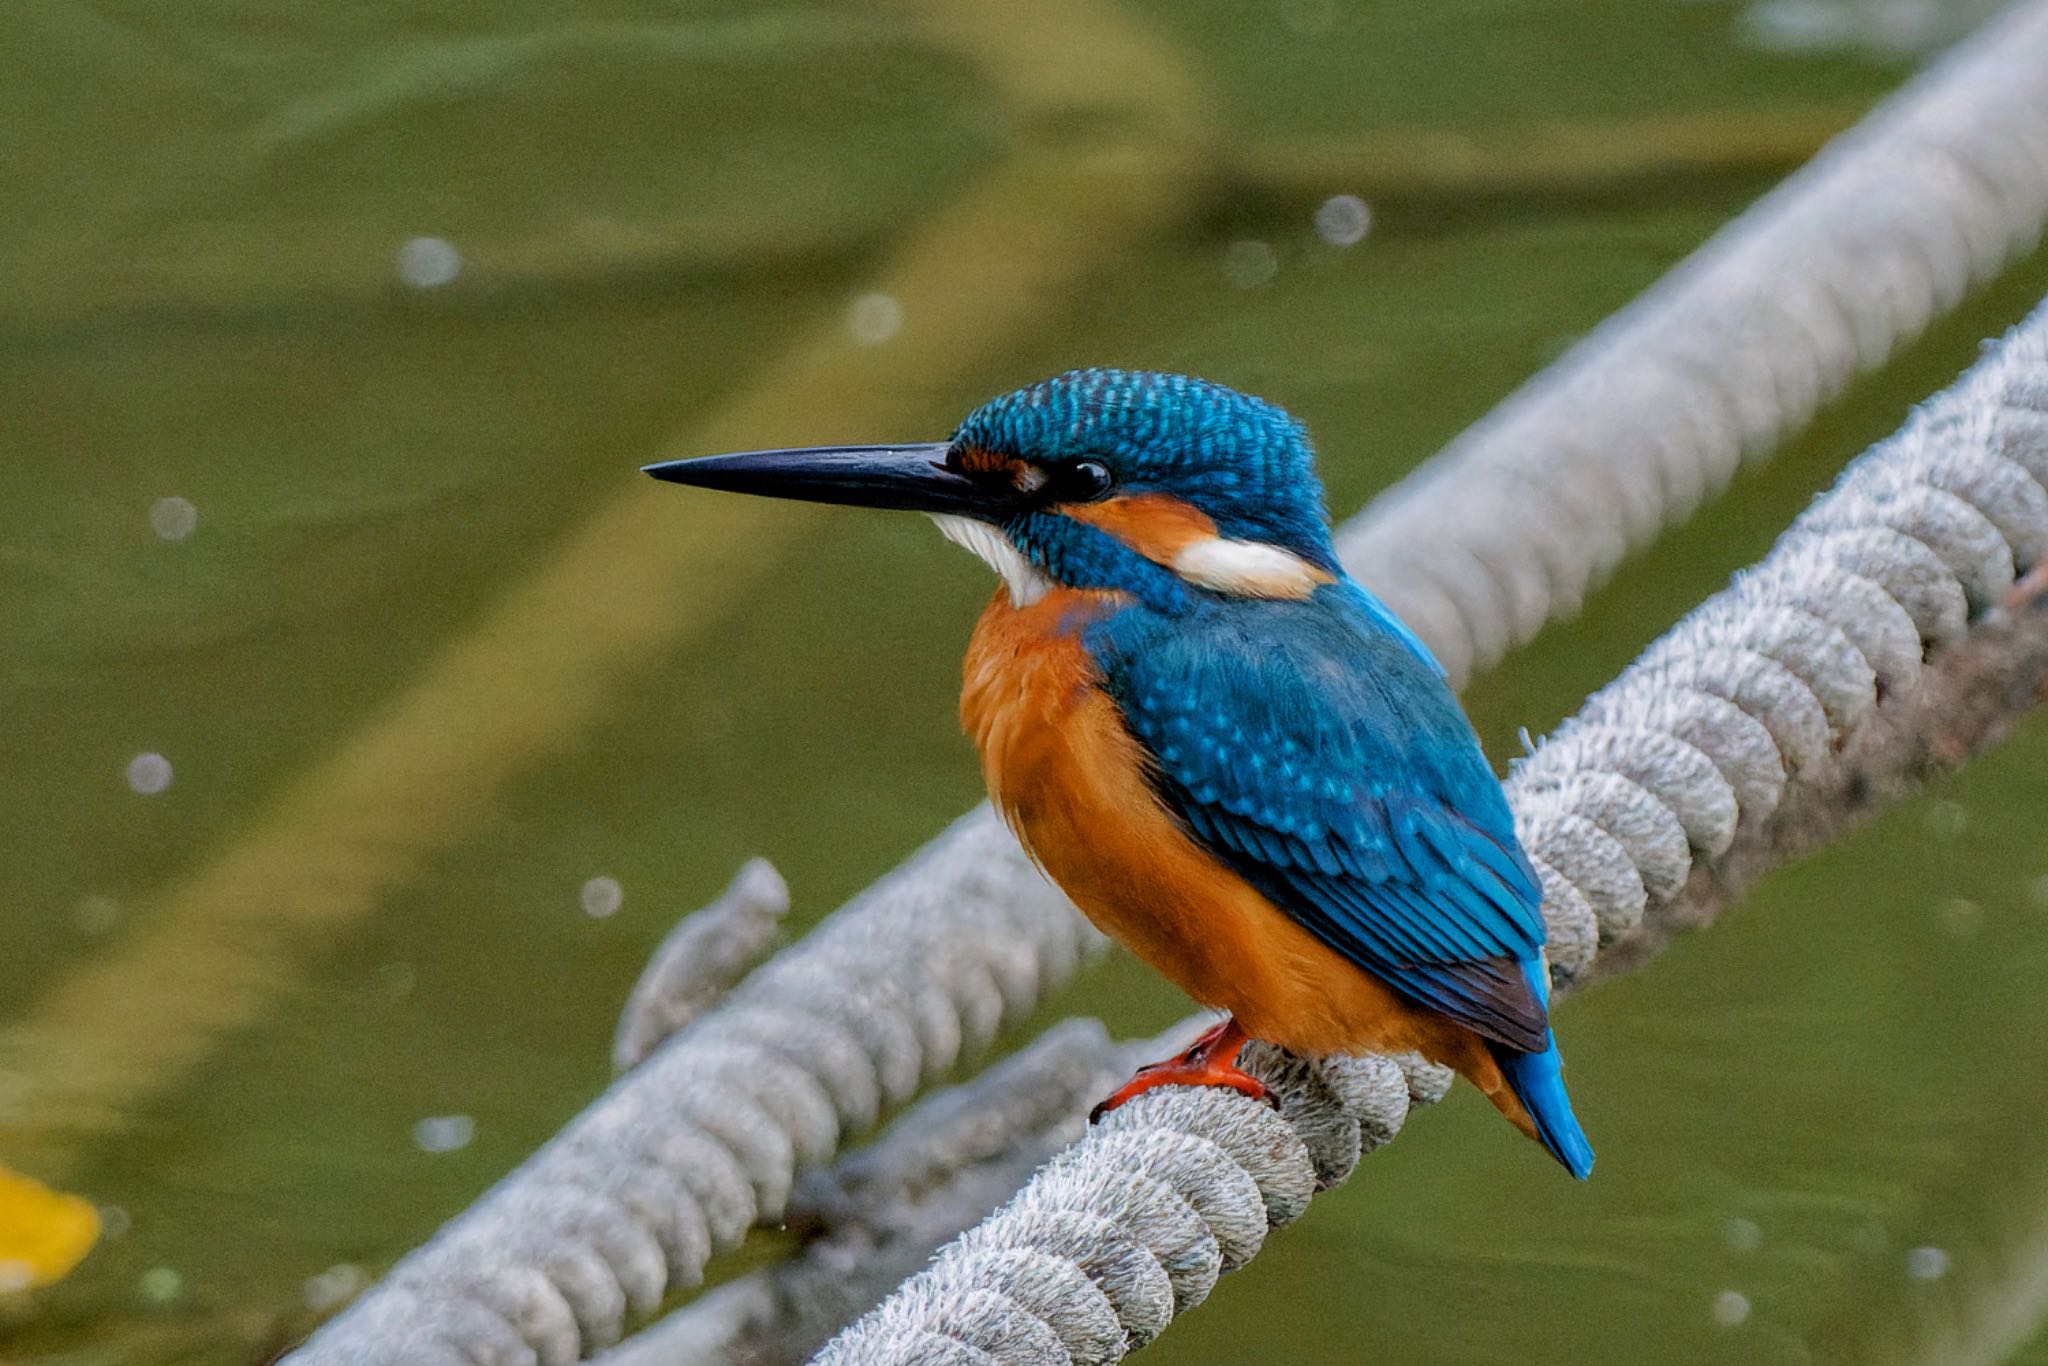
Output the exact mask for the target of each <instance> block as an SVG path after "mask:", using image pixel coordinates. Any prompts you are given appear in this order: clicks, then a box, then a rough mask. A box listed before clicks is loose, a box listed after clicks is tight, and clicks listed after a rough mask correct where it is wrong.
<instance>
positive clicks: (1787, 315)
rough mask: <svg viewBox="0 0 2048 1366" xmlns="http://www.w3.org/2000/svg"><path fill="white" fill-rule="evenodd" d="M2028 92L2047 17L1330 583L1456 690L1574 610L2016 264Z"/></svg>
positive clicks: (1688, 288)
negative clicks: (1346, 578) (1404, 631)
mask: <svg viewBox="0 0 2048 1366" xmlns="http://www.w3.org/2000/svg"><path fill="white" fill-rule="evenodd" d="M2044 71H2048V5H2041V4H2023V5H2018V6H2015V7H2014V8H2012V9H2011V10H2010V11H2009V12H2007V13H2006V14H2005V15H2003V16H2002V17H2000V18H1998V19H1996V20H1993V21H1992V22H1991V23H1989V24H1987V25H1986V26H1985V28H1984V29H1983V30H1982V31H1981V32H1980V33H1978V34H1977V35H1976V36H1975V37H1973V38H1971V39H1969V40H1968V41H1966V42H1964V43H1962V44H1960V45H1959V46H1958V47H1957V48H1956V49H1955V50H1954V51H1952V52H1951V53H1950V54H1949V55H1948V56H1947V57H1945V58H1944V59H1943V60H1941V61H1940V62H1938V63H1936V64H1935V65H1934V67H1932V68H1931V69H1930V70H1929V71H1927V72H1926V73H1925V74H1924V75H1922V76H1921V77H1920V78H1919V79H1917V80H1915V81H1914V82H1913V83H1912V84H1911V85H1910V86H1908V87H1907V88H1906V89H1905V90H1904V91H1902V92H1900V94H1899V95H1897V96H1895V97H1894V98H1892V99H1891V100H1889V101H1887V102H1886V103H1885V105H1884V106H1882V107H1881V108H1880V109H1879V110H1878V111H1877V112H1876V113H1874V114H1873V115H1871V117H1869V118H1867V119H1865V120H1864V121H1863V122H1861V123H1859V124H1858V125H1857V126H1856V127H1855V128H1854V129H1852V130H1851V131H1850V132H1849V133H1847V134H1845V135H1843V136H1842V137H1840V138H1838V139H1836V140H1835V141H1834V142H1833V143H1831V144H1830V145H1829V146H1828V147H1827V149H1826V150H1824V151H1823V152H1822V153H1821V154H1820V155H1819V156H1817V157H1815V158H1814V160H1813V161H1812V162H1811V163H1810V164H1808V165H1807V166H1806V167H1804V168H1803V169H1801V170H1800V171H1799V172H1797V173H1796V174H1794V175H1792V176H1790V177H1788V178H1787V179H1786V181H1785V182H1784V183H1783V184H1782V185H1780V186H1779V187H1778V188H1777V189H1776V190H1774V191H1772V192H1771V193H1770V194H1768V195H1766V196H1765V197H1764V198H1763V199H1761V200H1759V201H1758V202H1757V203H1756V205H1755V206H1754V207H1752V208H1751V209H1750V210H1749V211H1748V212H1746V213H1744V214H1743V215H1742V216H1741V217H1739V218H1737V219H1736V220H1735V221H1734V222H1733V223H1731V224H1729V225H1728V226H1727V227H1726V228H1724V229H1722V231H1721V232H1719V233H1718V234H1716V235H1715V237H1714V238H1713V239H1712V240H1711V241H1709V242H1708V243H1707V244H1706V245H1705V246H1703V247H1702V248H1700V250H1699V251H1697V252H1695V253H1693V255H1692V256H1691V257H1689V258H1688V259H1687V260H1686V261H1685V263H1684V264H1683V265H1681V266H1680V267H1679V268H1678V269H1676V270H1674V271H1672V272H1671V273H1670V274H1669V275H1667V276H1665V277H1664V278H1663V279H1662V280H1661V281H1659V282H1658V283H1657V285H1656V286H1655V287H1654V288H1652V289H1650V290H1649V291H1647V292H1646V293H1644V294H1643V295H1642V297H1640V298H1639V299H1637V300H1636V301H1635V302H1634V303H1632V304H1630V305H1629V306H1628V307H1627V308H1624V309H1622V310H1621V311H1620V312H1619V313H1617V314H1615V315H1614V316H1613V317H1611V318H1609V319H1608V320H1607V321H1606V322H1605V323H1603V324H1602V325H1601V326H1600V327H1598V328H1596V329H1595V330H1594V331H1593V332H1592V333H1591V334H1590V335H1588V336H1587V337H1586V338H1585V340H1583V341H1582V342H1580V343H1579V344H1578V345H1576V346H1574V347H1573V348H1572V349H1571V350H1570V351H1569V352H1568V353H1566V355H1565V356H1564V357H1563V358H1562V359H1561V360H1559V361H1558V362H1557V363H1556V364H1555V365H1552V366H1551V367H1550V368H1549V369H1547V370H1545V371H1544V372H1543V373H1542V374H1540V375H1538V376H1537V377H1536V378H1534V379H1532V380H1531V381H1529V383H1527V384H1525V385H1524V386H1523V387H1522V388H1521V389H1520V390H1518V391H1517V392H1516V393H1514V394H1513V395H1511V396H1509V398H1508V399H1507V400H1506V401H1505V402H1503V403H1502V404H1501V405H1500V406H1499V407H1497V408H1495V409H1494V410H1493V412H1491V413H1490V414H1488V415H1487V417H1486V418H1485V419H1483V420H1482V421H1480V422H1479V423H1477V424H1476V425H1474V426H1473V427H1471V428H1470V429H1469V430H1467V431H1466V432H1465V433H1464V434H1463V435H1462V436H1460V437H1459V438H1458V439H1457V440H1456V441H1454V442H1453V443H1452V444H1451V445H1450V446H1448V447H1446V448H1445V449H1444V451H1443V452H1442V453H1440V454H1439V455H1438V456H1437V457H1436V458H1435V459H1433V460H1431V461H1430V462H1429V463H1428V464H1426V465H1424V466H1423V467H1422V468H1421V469H1420V470H1418V471H1416V473H1415V474H1414V475H1412V476H1410V477H1409V478H1408V479H1407V480H1405V481H1403V483H1402V484H1401V485H1400V486H1399V487H1397V488H1396V489H1395V490H1393V491H1392V492H1391V493H1390V494H1389V496H1387V497H1383V498H1381V499H1379V500H1378V501H1376V502H1375V503H1374V504H1373V506H1372V507H1371V508H1370V509H1369V510H1368V511H1367V512H1366V513H1365V514H1364V515H1363V516H1361V517H1359V518H1357V519H1355V520H1354V521H1353V522H1352V523H1351V524H1350V526H1348V527H1347V528H1345V531H1344V534H1343V535H1342V536H1341V537H1340V539H1339V542H1338V549H1339V552H1340V553H1341V554H1342V556H1343V558H1344V561H1345V563H1346V564H1347V565H1348V566H1350V568H1351V570H1352V572H1353V573H1354V574H1356V575H1357V577H1358V578H1359V579H1360V580H1361V581H1362V582H1364V583H1365V584H1366V585H1367V586H1368V587H1370V588H1372V589H1373V590H1374V591H1375V592H1377V593H1379V594H1380V595H1381V596H1382V597H1384V598H1385V599H1386V600H1387V602H1388V603H1389V604H1390V605H1391V606H1392V607H1393V608H1394V609H1395V611H1397V612H1398V613H1400V615H1401V617H1402V619H1403V620H1405V621H1407V622H1408V624H1409V625H1410V626H1412V627H1414V628H1415V629H1416V631H1418V632H1419V633H1420V634H1421V635H1422V636H1423V638H1424V639H1426V640H1428V641H1429V642H1430V645H1431V647H1432V648H1433V649H1434V650H1435V651H1436V653H1437V656H1438V658H1440V659H1441V660H1442V661H1443V663H1444V665H1445V667H1446V668H1447V669H1448V670H1449V672H1450V675H1451V677H1452V678H1453V679H1454V680H1459V681H1462V680H1463V679H1465V678H1468V677H1470V676H1471V675H1472V674H1473V673H1475V672H1477V671H1479V670H1481V669H1484V668H1486V667H1488V666H1489V665H1492V664H1494V663H1496V662H1497V661H1499V660H1500V659H1501V657H1502V656H1503V655H1505V654H1506V653H1507V651H1508V650H1509V649H1511V648H1512V647H1513V646H1515V645H1517V644H1519V643H1520V642H1522V641H1525V640H1528V639H1529V638H1530V637H1532V636H1534V635H1535V634H1536V632H1537V631H1538V630H1539V629H1540V628H1541V627H1542V625H1543V624H1544V623H1545V622H1546V621H1550V620H1552V619H1554V618H1556V617H1559V616H1563V615H1568V614H1570V613H1572V612H1575V611H1576V610H1577V609H1578V605H1579V602H1580V600H1581V599H1582V598H1583V597H1584V595H1585V593H1586V591H1587V590H1588V589H1589V588H1591V587H1592V586H1593V585H1595V584H1596V583H1598V582H1599V581H1600V580H1602V579H1604V578H1605V577H1606V576H1607V575H1608V573H1610V572H1611V571H1612V570H1613V568H1614V567H1615V565H1616V564H1618V563H1619V562H1620V560H1621V559H1622V557H1623V556H1624V555H1625V554H1626V553H1627V552H1628V551H1629V550H1630V549H1632V548H1633V547H1635V546H1638V545H1640V544H1642V543H1643V542H1644V541H1646V540H1648V539H1649V538H1650V537H1652V536H1654V535H1655V534H1656V533H1657V532H1658V531H1659V530H1661V529H1662V528H1664V527H1666V526H1669V525H1671V524H1673V523H1675V522H1679V521H1683V520H1684V519H1685V518H1686V517H1687V516H1688V515H1689V514H1690V513H1691V511H1692V509H1693V508H1694V507H1695V506H1696V505H1697V504H1698V503H1699V501H1700V500H1701V499H1702V498H1704V497H1706V496H1707V495H1708V494H1710V493H1713V492H1715V491H1716V490H1718V489H1720V488H1721V487H1723V486H1724V485H1726V484H1727V482H1728V481H1729V479H1730V478H1732V477H1733V475H1734V474H1735V471H1736V469H1737V467H1738V466H1739V465H1740V464H1741V462H1742V459H1743V457H1744V455H1745V453H1747V454H1748V455H1751V456H1755V455H1758V454H1760V453H1762V452H1764V451H1767V450H1769V449H1771V448H1772V447H1773V446H1775V445H1777V444H1778V443H1779V442H1780V441H1781V440H1783V438H1784V437H1785V436H1786V435H1787V434H1788V433H1790V432H1792V431H1794V430H1796V429H1798V428H1799V427H1802V426H1804V425H1805V424H1806V422H1807V421H1808V419H1810V418H1811V417H1812V416H1813V413H1814V410H1815V409H1816V408H1818V407H1819V406H1820V404H1821V403H1822V402H1824V401H1825V400H1827V399H1828V398H1829V397H1831V396H1832V395H1834V394H1836V393H1837V392H1839V391H1840V390H1841V389H1842V387H1843V386H1844V385H1846V384H1847V383H1848V382H1849V380H1850V379H1851V378H1852V377H1853V376H1854V375H1855V374H1856V373H1857V371H1859V370H1863V369H1868V368H1871V367H1874V366H1876V365H1877V364H1879V363H1880V362H1882V361H1883V360H1884V359H1885V357H1886V356H1887V355H1889V354H1890V353H1891V351H1892V350H1893V349H1894V348H1895V347H1897V346H1898V345H1899V344H1901V343H1902V342H1904V341H1906V340H1909V339H1910V338H1912V337H1914V336H1917V335H1918V334H1919V333H1920V331H1921V330H1922V329H1923V328H1925V327H1926V326H1927V324H1928V323H1929V322H1930V321H1932V320H1933V319H1934V318H1936V317H1937V316H1939V315H1940V314H1942V313H1945V312H1947V311H1949V310H1950V309H1952V308H1954V307H1955V306H1956V304H1957V303H1958V302H1959V301H1960V300H1961V299H1962V297H1963V295H1964V294H1965V293H1966V292H1967V291H1968V289H1969V288H1970V287H1971V286H1972V285H1973V284H1977V283H1981V282H1983V281H1985V280H1987V279H1989V278H1990V277H1992V276H1993V275H1995V274H1996V273H1997V272H1998V271H1999V270H2000V269H2002V268H2003V267H2004V266H2005V265H2006V264H2008V263H2009V262H2011V261H2013V260H2014V259H2016V258H2017V257H2019V256H2020V255H2023V254H2024V253H2025V252H2027V251H2028V250H2030V249H2031V248H2032V247H2033V245H2034V243H2035V242H2036V241H2037V240H2038V239H2039V237H2040V233H2041V226H2042V222H2043V220H2044V218H2048V79H2044V78H2043V75H2042V73H2043V72H2044ZM1531 566H1535V567H1536V569H1535V571H1534V572H1532V570H1531Z"/></svg>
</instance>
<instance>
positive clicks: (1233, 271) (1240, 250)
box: [1223, 238, 1280, 289]
mask: <svg viewBox="0 0 2048 1366" xmlns="http://www.w3.org/2000/svg"><path fill="white" fill-rule="evenodd" d="M1279 273H1280V254H1279V253H1278V252H1276V251H1274V250H1273V244H1272V243H1270V242H1260V241H1256V240H1254V239H1250V238H1247V239H1245V240H1243V241H1238V242H1232V243H1231V244H1230V246H1229V248H1228V249H1227V250H1225V251H1224V253H1223V278H1224V279H1226V280H1228V281H1230V283H1231V284H1233V285H1236V286H1237V287H1238V288H1239V289H1257V288H1258V287H1259V286H1260V285H1263V284H1266V283H1267V282H1269V281H1270V280H1272V278H1273V277H1274V276H1275V275H1277V274H1279Z"/></svg>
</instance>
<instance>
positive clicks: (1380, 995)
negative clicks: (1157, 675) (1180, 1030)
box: [960, 589, 1498, 1086]
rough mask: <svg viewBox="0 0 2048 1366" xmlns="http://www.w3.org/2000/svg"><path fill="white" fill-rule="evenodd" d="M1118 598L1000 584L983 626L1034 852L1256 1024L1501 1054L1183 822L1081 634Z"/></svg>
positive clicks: (1458, 1058) (988, 671)
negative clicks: (1302, 919)
mask: <svg viewBox="0 0 2048 1366" xmlns="http://www.w3.org/2000/svg"><path fill="white" fill-rule="evenodd" d="M1116 605H1117V597H1116V595H1114V594H1106V593H1083V592H1078V591H1074V590H1070V589H1056V590H1054V591H1053V592H1051V593H1048V594H1047V595H1046V596H1045V597H1044V598H1043V599H1041V600H1040V601H1038V602H1036V603H1033V604H1032V605H1030V606H1028V607H1023V608H1017V607H1013V606H1012V605H1011V604H1010V600H1009V598H1008V596H1007V595H1006V594H1004V593H1001V592H998V593H997V594H996V596H995V598H994V599H993V600H992V601H991V602H990V603H989V606H988V609H987V610H986V611H984V612H983V613H982V617H981V622H980V624H979V625H978V626H977V627H976V628H975V632H974V640H973V643H972V645H971V646H970V647H969V650H968V654H967V667H966V678H965V686H964V689H963V691H962V694H961V701H960V713H961V719H962V721H963V722H964V724H965V725H966V728H967V731H968V733H969V734H970V735H972V736H973V737H974V741H975V744H976V745H977V746H978V747H979V748H980V750H981V761H982V771H983V774H984V776H985V777H986V778H987V780H988V787H989V792H990V794H991V795H992V796H993V797H994V798H995V802H996V805H997V807H998V808H999V809H1000V810H1001V811H1002V813H1003V816H1004V818H1005V819H1006V820H1008V821H1009V823H1010V826H1011V828H1012V829H1014V830H1015V831H1016V832H1017V836H1018V838H1019V839H1020V840H1022V841H1023V843H1024V845H1025V847H1026V848H1027V849H1029V850H1030V851H1031V854H1032V857H1034V858H1035V859H1037V860H1038V862H1039V864H1040V865H1041V866H1042V867H1043V868H1044V869H1045V871H1046V872H1047V874H1049V875H1050V876H1051V877H1052V879H1053V881H1055V882H1057V883H1058V884H1059V885H1060V887H1061V889H1062V890H1064V891H1065V892H1066V893H1067V895H1068V896H1070V897H1072V898H1073V900H1074V903H1075V904H1076V905H1077V906H1079V907H1080V908H1081V910H1082V911H1083V912H1084V913H1086V915H1087V916H1088V918H1089V919H1090V920H1092V921H1094V922H1095V924H1096V925H1097V926H1098V927H1100V928H1101V929H1102V930H1103V932H1104V933H1106V934H1108V935H1109V936H1110V937H1112V938H1114V939H1116V940H1118V941H1119V942H1120V943H1122V944H1124V945H1125V946H1126V947H1127V948H1129V949H1130V950H1131V951H1132V952H1133V953H1135V954H1137V955H1138V956H1139V957H1140V958H1142V959H1144V960H1145V961H1146V962H1147V963H1149V964H1150V965H1151V966H1152V967H1154V968H1155V969H1157V970H1158V971H1159V972H1161V973H1163V974H1164V975H1165V976H1166V977H1168V978H1170V979H1171V980H1172V981H1173V982H1175V983H1176V984H1177V985H1178V986H1179V987H1180V988H1181V989H1182V990H1183V991H1185V992H1187V993H1188V994H1189V995H1190V996H1193V997H1194V998H1195V999H1196V1000H1198V1001H1200V1002H1202V1003H1203V1004H1204V1005H1208V1006H1214V1007H1218V1008H1221V1009H1224V1010H1228V1011H1230V1012H1231V1013H1232V1014H1233V1015H1235V1016H1236V1017H1237V1019H1238V1022H1239V1023H1240V1024H1242V1025H1243V1026H1244V1028H1245V1030H1246V1032H1248V1033H1249V1034H1251V1036H1252V1037H1253V1038H1257V1039H1264V1040H1267V1041H1269V1042H1272V1043H1277V1044H1282V1045H1285V1046H1286V1047H1289V1048H1293V1049H1295V1050H1297V1051H1300V1052H1304V1053H1312V1054H1324V1053H1333V1052H1358V1051H1363V1050H1367V1049H1381V1050H1400V1049H1409V1048H1417V1049H1421V1050H1422V1051H1423V1052H1424V1053H1426V1054H1428V1055H1429V1056H1432V1057H1435V1058H1438V1059H1440V1060H1441V1061H1444V1062H1448V1063H1450V1064H1451V1065H1452V1066H1455V1067H1458V1069H1459V1070H1460V1071H1468V1072H1469V1071H1472V1070H1475V1069H1485V1070H1490V1069H1491V1059H1490V1057H1488V1056H1487V1055H1486V1053H1485V1050H1484V1048H1483V1047H1480V1046H1479V1044H1478V1040H1477V1036H1475V1035H1472V1034H1470V1033H1469V1032H1468V1031H1466V1030H1464V1029H1462V1028H1459V1027H1457V1026H1455V1025H1452V1024H1450V1023H1448V1022H1446V1021H1443V1020H1441V1019H1440V1018H1439V1017H1436V1016H1434V1015H1431V1014H1428V1013H1425V1012H1422V1011H1419V1010H1416V1009H1414V1008H1412V1007H1410V1006H1408V1005H1407V1004H1405V1003H1404V1002H1402V1001H1401V1000H1400V999H1399V998H1397V997H1396V996H1395V995H1394V994H1393V993H1392V992H1391V991H1389V990H1388V989H1387V988H1386V987H1384V986H1383V985H1381V984H1380V982H1379V981H1378V980H1377V979H1375V978H1374V977H1372V976H1371V975H1370V974H1368V973H1366V972H1365V971H1363V970H1362V969H1360V968H1358V967H1356V966H1355V965H1353V964H1352V963H1351V962H1349V961H1348V960H1346V959H1345V958H1343V957H1342V956H1340V955H1338V954H1337V953H1335V952H1333V951H1332V950H1330V949H1328V948H1326V947H1325V946H1324V945H1323V944H1322V943H1321V941H1319V940H1317V939H1316V938H1315V937H1314V936H1313V935H1311V934H1309V933H1308V931H1306V930H1304V929H1302V928H1301V926H1299V925H1297V924H1296V923H1295V922H1294V921H1293V920H1292V919H1290V918H1289V917H1288V916H1287V915H1286V914H1285V913H1284V912H1282V911H1281V910H1279V909H1278V908H1277V907H1275V906H1274V905H1273V904H1272V903H1271V902H1269V901H1267V900H1266V899H1265V897H1264V896H1262V895H1260V894H1259V893H1258V892H1257V891H1256V890H1254V889H1253V888H1252V887H1251V885H1250V884H1248V883H1246V882H1245V881H1244V880H1243V879H1242V878H1240V877H1238V876H1237V875H1236V874H1235V873H1233V872H1231V871H1230V870H1229V869H1228V868H1226V867H1224V866H1223V865H1222V864H1221V863H1219V862H1218V861H1217V860H1216V859H1215V858H1213V857H1211V856H1210V855H1209V854H1208V853H1207V852H1206V851H1205V850H1203V849H1202V848H1201V847H1200V846H1199V845H1197V844H1196V843H1195V842H1194V841H1193V840H1192V839H1190V838H1189V837H1188V836H1187V835H1186V834H1185V833H1183V831H1182V830H1181V828H1180V826H1179V825H1178V824H1177V823H1176V822H1175V821H1174V819H1173V817H1172V816H1171V815H1170V814H1169V813H1168V812H1167V810H1166V808H1165V807H1164V806H1163V805H1162V804H1161V803H1160V801H1159V799H1158V798H1157V797H1156V796H1155V795H1154V794H1153V792H1152V790H1151V788H1150V786H1149V785H1148V783H1147V781H1146V776H1145V767H1144V766H1145V764H1146V762H1147V760H1146V757H1145V754H1144V751H1143V749H1142V747H1141V746H1140V745H1139V744H1138V742H1137V741H1136V740H1135V739H1133V738H1132V737H1131V735H1130V733H1129V731H1128V730H1127V729H1126V728H1125V726H1124V724H1123V719H1122V717H1121V716H1120V715H1119V714H1118V711H1117V707H1116V704H1115V703H1114V702H1113V701H1112V700H1111V699H1110V698H1109V697H1108V696H1107V695H1106V694H1105V693H1103V692H1102V690H1101V689H1100V688H1099V687H1098V686H1096V685H1097V674H1096V670H1095V667H1094V662H1093V660H1091V659H1090V658H1089V656H1088V652H1087V650H1086V648H1085V647H1084V646H1083V644H1082V642H1081V639H1080V631H1081V629H1082V628H1083V627H1084V626H1085V625H1086V624H1087V622H1088V621H1090V620H1091V619H1093V618H1095V617H1097V616H1099V615H1101V614H1102V613H1104V612H1107V611H1111V610H1114V609H1115V607H1116ZM1493 1080H1494V1082H1495V1085H1496V1086H1497V1085H1498V1079H1497V1074H1495V1077H1494V1078H1493Z"/></svg>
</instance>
